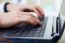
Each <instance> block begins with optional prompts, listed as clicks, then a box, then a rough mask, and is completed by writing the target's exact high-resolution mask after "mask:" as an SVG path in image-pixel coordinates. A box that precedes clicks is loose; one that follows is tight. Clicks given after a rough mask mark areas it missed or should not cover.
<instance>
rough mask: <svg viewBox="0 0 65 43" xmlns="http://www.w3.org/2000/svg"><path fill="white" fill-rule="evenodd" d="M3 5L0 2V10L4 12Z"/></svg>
mask: <svg viewBox="0 0 65 43" xmlns="http://www.w3.org/2000/svg"><path fill="white" fill-rule="evenodd" d="M4 5H5V3H1V4H0V12H4Z"/></svg>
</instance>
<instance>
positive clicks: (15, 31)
mask: <svg viewBox="0 0 65 43" xmlns="http://www.w3.org/2000/svg"><path fill="white" fill-rule="evenodd" d="M47 20H48V18H47V17H45V18H44V19H42V25H41V26H39V27H34V26H31V25H23V26H18V27H17V26H16V27H13V28H12V29H7V30H4V31H1V32H0V36H1V37H4V36H8V37H43V35H44V32H45V29H46V24H47Z"/></svg>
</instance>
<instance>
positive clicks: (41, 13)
mask: <svg viewBox="0 0 65 43" xmlns="http://www.w3.org/2000/svg"><path fill="white" fill-rule="evenodd" d="M36 9H37V11H38V12H39V13H40V15H41V16H44V11H43V9H42V8H41V7H39V6H37V7H36Z"/></svg>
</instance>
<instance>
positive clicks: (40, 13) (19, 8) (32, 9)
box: [7, 4, 44, 17]
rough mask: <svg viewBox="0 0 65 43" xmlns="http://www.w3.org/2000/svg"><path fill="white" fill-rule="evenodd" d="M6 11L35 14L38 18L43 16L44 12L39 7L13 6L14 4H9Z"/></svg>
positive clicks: (27, 5)
mask: <svg viewBox="0 0 65 43" xmlns="http://www.w3.org/2000/svg"><path fill="white" fill-rule="evenodd" d="M7 9H8V11H20V12H35V13H36V14H37V15H38V17H42V16H44V12H43V10H42V8H41V7H39V6H35V5H29V4H24V5H15V4H9V5H8V7H7Z"/></svg>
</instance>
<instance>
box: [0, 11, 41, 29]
mask: <svg viewBox="0 0 65 43" xmlns="http://www.w3.org/2000/svg"><path fill="white" fill-rule="evenodd" d="M30 14H31V13H27V12H18V11H15V12H9V13H6V14H2V15H1V20H0V21H1V22H0V27H2V28H6V27H11V26H13V25H16V24H18V23H30V24H32V25H36V24H41V22H40V20H39V19H38V18H35V17H33V16H31V15H30Z"/></svg>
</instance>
